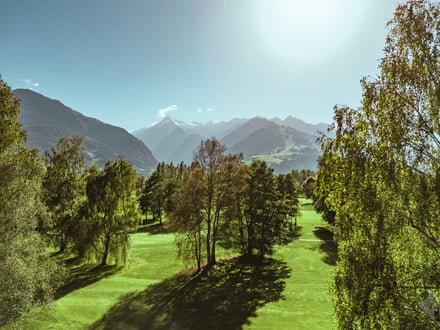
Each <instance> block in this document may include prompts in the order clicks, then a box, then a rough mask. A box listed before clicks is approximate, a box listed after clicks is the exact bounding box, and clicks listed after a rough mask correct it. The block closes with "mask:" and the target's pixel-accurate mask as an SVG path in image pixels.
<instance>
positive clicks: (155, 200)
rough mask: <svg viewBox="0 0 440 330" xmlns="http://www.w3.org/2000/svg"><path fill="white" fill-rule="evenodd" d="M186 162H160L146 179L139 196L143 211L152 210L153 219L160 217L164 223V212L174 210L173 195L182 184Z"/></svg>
mask: <svg viewBox="0 0 440 330" xmlns="http://www.w3.org/2000/svg"><path fill="white" fill-rule="evenodd" d="M183 169H184V164H183V163H181V164H180V165H179V166H174V165H173V163H171V164H165V163H163V162H162V163H159V164H158V165H157V168H156V170H155V171H154V172H153V173H152V174H151V175H150V176H149V177H148V178H147V179H146V182H145V185H144V187H143V189H142V193H141V196H140V198H139V204H140V207H141V210H142V212H143V213H144V214H145V215H147V214H148V212H151V213H152V215H153V220H154V221H155V220H156V219H159V222H160V224H161V225H162V214H163V213H164V212H165V213H166V214H167V215H168V214H170V213H171V212H172V210H173V202H172V196H173V194H174V193H175V192H176V190H177V189H178V188H179V187H180V185H181V184H182V175H183V174H182V173H183Z"/></svg>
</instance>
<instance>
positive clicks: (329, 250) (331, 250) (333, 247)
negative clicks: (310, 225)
mask: <svg viewBox="0 0 440 330" xmlns="http://www.w3.org/2000/svg"><path fill="white" fill-rule="evenodd" d="M313 233H314V234H315V236H316V237H317V238H319V239H321V240H322V243H321V245H320V246H319V248H320V250H321V251H322V252H325V253H326V255H325V256H324V257H323V258H322V260H323V261H324V262H325V263H326V264H328V265H332V266H334V265H336V261H338V245H337V244H336V242H335V241H334V240H333V233H332V232H331V231H330V230H329V229H327V228H325V227H315V230H314V231H313Z"/></svg>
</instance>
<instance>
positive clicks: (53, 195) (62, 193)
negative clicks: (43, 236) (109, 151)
mask: <svg viewBox="0 0 440 330" xmlns="http://www.w3.org/2000/svg"><path fill="white" fill-rule="evenodd" d="M84 157H85V156H84V147H83V144H82V138H81V137H79V136H74V137H72V138H61V139H60V141H59V142H58V144H57V145H56V146H55V147H54V148H52V149H51V152H50V153H49V152H46V154H45V157H44V158H45V161H46V168H47V171H46V176H45V179H44V184H43V185H44V197H45V198H44V199H45V202H46V205H47V207H48V210H49V212H50V215H51V219H52V222H51V224H50V225H46V226H43V227H44V231H45V232H46V233H47V234H49V235H50V236H52V238H53V241H54V242H55V244H56V245H57V246H58V247H59V250H60V251H61V252H63V251H65V250H66V248H67V246H68V243H74V245H75V248H76V250H77V251H76V252H78V253H79V254H80V255H83V254H84V251H82V249H81V244H79V241H81V237H78V233H79V232H80V231H79V230H78V225H79V221H80V220H79V209H80V206H81V205H82V204H83V203H84V199H85V182H84V179H83V171H84Z"/></svg>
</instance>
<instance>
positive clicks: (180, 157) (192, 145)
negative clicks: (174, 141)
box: [168, 134, 203, 164]
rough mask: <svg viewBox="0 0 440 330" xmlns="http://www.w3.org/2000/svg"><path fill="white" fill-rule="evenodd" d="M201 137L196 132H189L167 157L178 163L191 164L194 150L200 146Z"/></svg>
mask: <svg viewBox="0 0 440 330" xmlns="http://www.w3.org/2000/svg"><path fill="white" fill-rule="evenodd" d="M202 140H203V138H202V137H201V136H200V135H197V134H191V135H190V136H188V137H187V138H186V139H185V140H184V141H183V142H182V143H181V144H180V146H179V147H178V148H177V150H176V151H175V152H174V153H173V154H172V155H171V156H170V157H169V158H168V161H169V162H173V163H174V164H178V163H180V162H184V163H186V164H191V162H192V160H193V153H194V151H195V150H196V149H197V148H198V147H199V146H200V142H201V141H202Z"/></svg>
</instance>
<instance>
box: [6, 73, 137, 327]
mask: <svg viewBox="0 0 440 330" xmlns="http://www.w3.org/2000/svg"><path fill="white" fill-rule="evenodd" d="M19 112H20V105H19V102H18V100H17V99H16V98H15V97H14V96H13V93H12V91H11V89H10V87H9V86H7V84H6V83H5V82H4V81H3V80H1V79H0V225H1V228H2V230H1V231H0V324H3V323H6V322H9V321H11V320H13V319H15V318H17V317H19V316H21V315H23V314H25V313H26V312H27V311H29V310H30V309H31V308H32V307H33V306H35V305H38V304H41V303H45V302H47V301H48V300H50V299H51V297H52V296H53V294H54V293H55V291H56V290H57V288H58V287H60V285H62V283H63V280H64V277H65V275H66V270H65V268H64V267H63V265H60V264H57V263H56V262H55V259H54V258H52V257H51V255H50V253H49V251H50V250H49V249H51V250H54V249H55V250H56V251H58V252H67V253H74V254H75V255H76V256H77V257H78V258H79V259H84V260H86V259H89V260H98V261H99V263H100V264H101V265H105V264H106V263H107V261H108V259H109V258H111V259H113V260H114V261H116V262H119V261H120V262H124V261H125V257H126V254H127V249H128V244H129V233H131V232H134V231H135V230H136V228H137V225H138V222H139V219H140V217H141V216H140V212H139V207H138V201H137V195H136V187H137V186H136V184H137V176H136V173H135V171H134V170H133V167H132V166H131V164H129V163H127V162H125V161H124V160H123V159H118V160H115V161H110V162H108V163H107V164H106V165H105V167H104V168H103V169H99V168H97V167H96V166H92V167H90V168H85V165H84V151H83V146H82V140H81V138H79V137H74V138H69V139H68V138H64V139H61V140H60V142H59V144H58V145H57V146H56V147H54V148H52V150H51V151H50V152H48V153H46V154H45V155H44V157H41V156H40V153H39V151H38V150H36V149H34V150H29V148H28V147H27V145H26V134H25V132H24V131H23V130H22V128H21V125H20V123H19V121H18V118H19Z"/></svg>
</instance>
